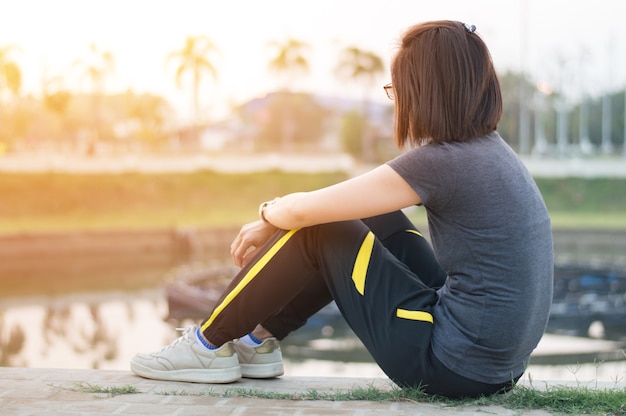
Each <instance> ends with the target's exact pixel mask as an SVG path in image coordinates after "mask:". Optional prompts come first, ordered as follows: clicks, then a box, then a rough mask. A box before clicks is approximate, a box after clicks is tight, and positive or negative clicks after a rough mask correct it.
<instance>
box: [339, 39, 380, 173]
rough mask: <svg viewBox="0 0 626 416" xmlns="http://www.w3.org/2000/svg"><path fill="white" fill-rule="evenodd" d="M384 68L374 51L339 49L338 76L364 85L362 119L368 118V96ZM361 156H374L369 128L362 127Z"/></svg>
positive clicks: (369, 157)
mask: <svg viewBox="0 0 626 416" xmlns="http://www.w3.org/2000/svg"><path fill="white" fill-rule="evenodd" d="M384 70H385V66H384V64H383V60H382V59H381V58H380V56H378V55H377V54H376V53H374V52H369V51H364V50H362V49H359V48H357V47H356V46H349V47H346V48H345V49H343V50H342V51H341V55H340V59H339V63H338V65H337V68H336V72H337V75H338V76H339V78H341V79H343V80H346V81H355V82H359V83H360V82H362V83H363V84H364V85H365V90H364V91H365V94H364V97H363V119H364V121H365V122H367V121H368V119H369V111H368V98H369V92H370V91H371V90H372V88H373V86H374V83H375V81H376V80H377V77H378V76H379V75H380V74H382V73H383V72H384ZM362 140H363V142H362V143H363V146H362V157H363V159H364V161H366V162H371V161H372V159H373V156H374V149H373V143H372V142H373V137H372V132H371V130H370V129H369V128H365V129H363V138H362Z"/></svg>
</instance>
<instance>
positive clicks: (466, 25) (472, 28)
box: [463, 23, 476, 33]
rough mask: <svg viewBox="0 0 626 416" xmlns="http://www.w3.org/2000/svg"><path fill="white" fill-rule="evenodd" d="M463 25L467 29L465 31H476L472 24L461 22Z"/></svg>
mask: <svg viewBox="0 0 626 416" xmlns="http://www.w3.org/2000/svg"><path fill="white" fill-rule="evenodd" d="M463 27H464V28H465V30H467V33H474V32H476V26H474V25H468V24H467V23H463Z"/></svg>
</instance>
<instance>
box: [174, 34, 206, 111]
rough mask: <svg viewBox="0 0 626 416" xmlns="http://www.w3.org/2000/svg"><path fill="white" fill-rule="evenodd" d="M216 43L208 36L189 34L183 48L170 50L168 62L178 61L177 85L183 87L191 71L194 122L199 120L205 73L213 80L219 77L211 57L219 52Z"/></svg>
mask: <svg viewBox="0 0 626 416" xmlns="http://www.w3.org/2000/svg"><path fill="white" fill-rule="evenodd" d="M217 51H218V49H217V47H216V46H215V44H214V43H213V42H212V41H211V40H210V39H209V38H207V37H206V36H188V37H187V39H186V40H185V45H184V46H183V48H182V49H180V50H177V51H173V52H170V53H169V54H168V55H167V58H166V63H169V62H170V61H172V60H175V61H177V67H176V85H177V86H178V88H182V84H183V77H184V75H185V74H186V73H188V72H190V73H191V88H192V94H193V111H194V122H195V123H197V122H198V117H199V113H200V110H199V108H200V105H199V98H198V97H199V94H200V84H201V82H202V77H203V75H204V74H207V73H208V74H209V75H211V77H212V78H213V80H216V79H217V70H216V69H215V65H213V62H212V61H211V59H210V55H211V54H213V53H214V52H217Z"/></svg>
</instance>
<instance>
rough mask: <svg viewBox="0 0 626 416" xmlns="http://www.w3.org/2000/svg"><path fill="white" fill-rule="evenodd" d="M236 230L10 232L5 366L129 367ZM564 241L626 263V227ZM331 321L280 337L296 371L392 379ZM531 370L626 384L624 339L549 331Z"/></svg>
mask: <svg viewBox="0 0 626 416" xmlns="http://www.w3.org/2000/svg"><path fill="white" fill-rule="evenodd" d="M236 232H237V230H232V229H224V230H210V231H202V230H201V231H197V230H170V231H167V230H165V231H161V232H154V231H148V232H142V231H137V232H103V233H78V234H76V233H74V234H68V235H65V234H50V235H44V236H29V235H17V236H5V237H2V238H0V365H2V366H25V367H40V368H99V369H114V370H128V368H129V367H128V361H129V359H130V358H131V357H132V356H133V355H134V354H135V353H137V352H151V351H154V350H156V349H158V348H160V347H162V346H163V345H166V344H169V343H170V342H171V341H173V340H174V339H175V338H176V337H177V336H178V333H177V332H176V330H175V328H176V327H177V326H186V325H191V324H192V323H193V322H192V321H185V322H177V323H174V322H168V321H167V320H166V317H167V315H168V307H167V302H166V298H165V294H164V291H163V289H162V288H163V283H164V282H165V281H167V280H168V279H171V278H172V277H173V276H175V275H176V273H177V272H178V271H179V270H180V268H181V267H187V266H189V265H190V264H196V263H198V262H199V260H200V259H201V260H202V261H201V266H203V267H204V266H210V265H211V264H215V263H223V262H224V258H225V254H226V253H227V247H228V246H229V244H230V241H231V240H232V237H233V236H234V235H235V234H236ZM555 251H556V254H557V259H565V260H567V261H592V262H607V261H610V262H613V263H615V264H619V265H625V264H626V261H625V258H624V256H625V253H626V233H624V232H614V231H610V230H607V231H602V230H587V231H585V232H581V231H580V230H562V231H559V232H555ZM330 329H332V328H322V330H321V331H319V334H323V335H322V336H321V337H317V338H311V336H310V335H311V334H310V333H307V328H306V327H305V328H303V329H302V330H300V331H297V332H296V333H294V334H292V335H290V337H288V338H287V339H286V340H285V341H284V342H283V343H282V344H281V345H282V349H283V354H284V356H285V361H286V362H285V367H286V374H287V375H294V376H307V375H311V376H350V377H384V374H383V373H382V372H381V371H380V370H379V369H378V367H377V366H376V365H375V364H374V363H373V361H372V360H371V358H370V357H369V354H368V353H367V351H365V350H364V348H363V347H362V345H361V344H360V342H359V341H358V339H356V338H354V337H351V336H350V333H349V332H348V333H347V335H346V336H342V337H338V336H337V333H338V332H337V331H332V330H330ZM335 329H336V328H335ZM340 332H341V331H340ZM591 332H592V333H593V332H594V331H591ZM595 332H596V333H598V334H600V333H601V331H595ZM333 333H334V334H333ZM303 340H304V341H303ZM529 375H530V376H531V377H532V379H534V380H564V381H578V382H580V383H581V384H586V383H593V382H596V381H598V382H615V381H622V382H623V380H624V379H626V355H624V345H623V343H618V342H615V341H608V340H604V339H592V338H582V337H572V336H563V335H553V334H546V335H545V336H544V338H543V340H542V341H541V343H540V345H539V347H538V348H537V350H536V351H535V353H534V354H533V358H532V360H531V365H530V367H529V369H528V371H527V373H526V375H525V376H524V377H525V378H528V377H529Z"/></svg>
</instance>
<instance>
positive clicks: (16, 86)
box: [0, 45, 22, 100]
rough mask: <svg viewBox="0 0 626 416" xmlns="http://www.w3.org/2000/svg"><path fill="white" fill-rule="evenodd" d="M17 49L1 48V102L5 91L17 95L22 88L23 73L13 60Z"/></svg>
mask: <svg viewBox="0 0 626 416" xmlns="http://www.w3.org/2000/svg"><path fill="white" fill-rule="evenodd" d="M16 49H17V48H16V47H15V46H12V45H9V46H1V47H0V100H2V98H3V95H4V90H5V89H8V91H9V92H11V93H12V94H13V95H17V94H18V93H19V92H20V89H21V88H22V72H21V70H20V67H19V66H18V65H17V63H15V61H13V60H12V59H11V54H12V52H13V51H14V50H16Z"/></svg>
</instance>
